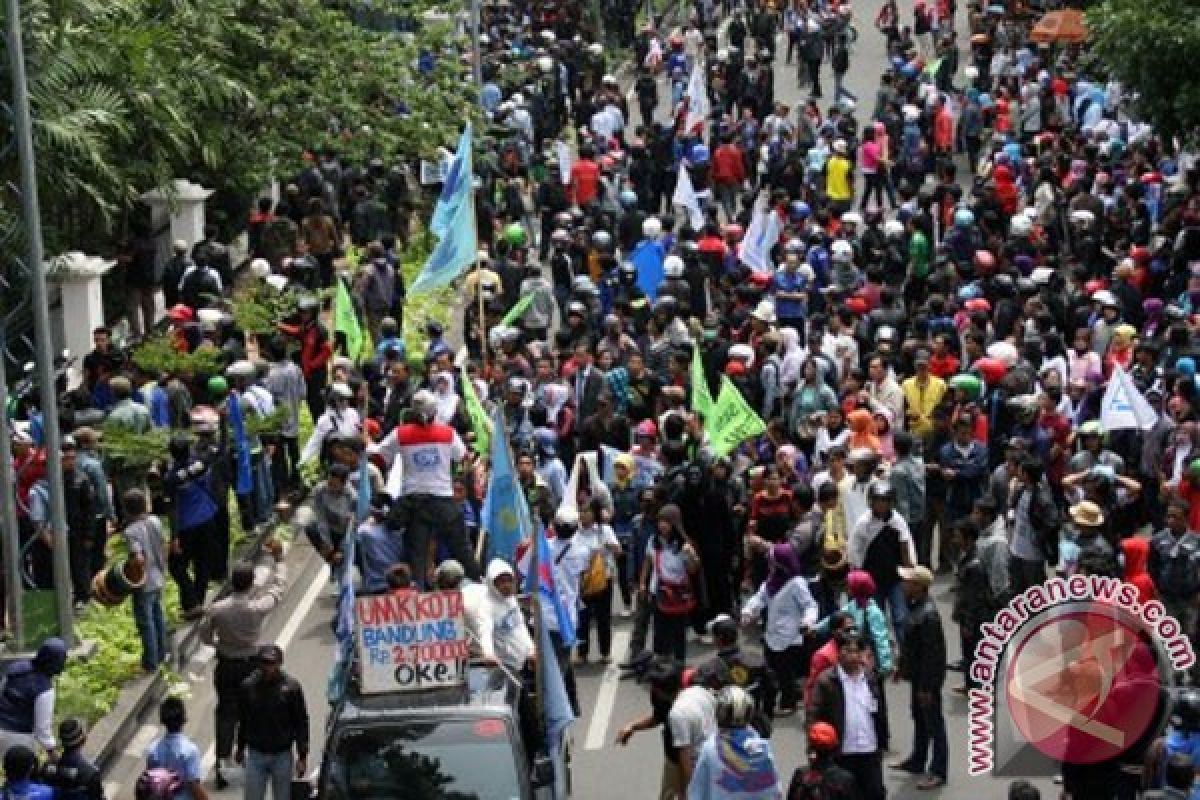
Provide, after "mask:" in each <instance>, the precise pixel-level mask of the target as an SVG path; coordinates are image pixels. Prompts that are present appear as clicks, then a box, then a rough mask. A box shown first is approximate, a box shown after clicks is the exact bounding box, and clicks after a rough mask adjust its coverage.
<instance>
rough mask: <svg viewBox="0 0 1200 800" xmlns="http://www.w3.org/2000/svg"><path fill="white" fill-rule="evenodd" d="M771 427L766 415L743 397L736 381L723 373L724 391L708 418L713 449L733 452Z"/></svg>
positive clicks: (706, 427)
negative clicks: (760, 413)
mask: <svg viewBox="0 0 1200 800" xmlns="http://www.w3.org/2000/svg"><path fill="white" fill-rule="evenodd" d="M766 429H767V426H766V425H765V424H764V423H763V421H762V417H760V416H758V414H756V413H755V412H754V409H753V408H751V407H750V405H749V404H748V403H747V402H746V399H745V398H744V397H742V393H741V392H740V391H738V388H737V387H736V386H734V385H733V381H731V380H729V378H728V377H726V376H721V392H720V393H719V394H718V395H717V402H716V404H715V405H714V406H713V411H712V414H711V415H710V416H707V417H705V418H704V430H705V432H706V433H707V434H708V439H709V442H710V444H712V448H713V451H714V452H716V454H717V455H718V456H725V455H729V453H731V452H733V450H734V448H736V447H737V446H738V445H739V444H741V443H742V442H744V441H746V440H747V439H753V438H754V437H755V436H758V435H760V434H761V433H762V432H763V431H765V430H766Z"/></svg>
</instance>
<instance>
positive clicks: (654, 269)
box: [629, 239, 665, 303]
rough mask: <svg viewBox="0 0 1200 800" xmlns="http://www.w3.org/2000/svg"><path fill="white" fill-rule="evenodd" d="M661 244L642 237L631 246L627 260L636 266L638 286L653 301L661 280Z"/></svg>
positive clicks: (662, 256)
mask: <svg viewBox="0 0 1200 800" xmlns="http://www.w3.org/2000/svg"><path fill="white" fill-rule="evenodd" d="M664 258H665V254H664V252H663V246H662V245H661V244H659V243H658V242H654V241H650V240H649V239H643V240H642V241H640V242H638V245H637V247H635V248H633V254H632V255H630V256H629V260H630V261H632V262H633V265H634V266H635V267H637V285H638V288H639V289H641V290H642V291H643V292H645V293H646V297H648V298H650V302H651V303H653V302H654V301H655V298H656V297H658V285H659V284H660V283H662V280H663V259H664Z"/></svg>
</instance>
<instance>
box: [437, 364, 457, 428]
mask: <svg viewBox="0 0 1200 800" xmlns="http://www.w3.org/2000/svg"><path fill="white" fill-rule="evenodd" d="M433 396H434V398H436V399H437V421H438V422H440V423H442V424H443V425H448V424H450V422H451V421H452V420H453V419H454V415H455V414H457V413H458V393H457V392H455V391H454V373H452V372H449V371H444V372H439V373H438V374H437V375H434V376H433Z"/></svg>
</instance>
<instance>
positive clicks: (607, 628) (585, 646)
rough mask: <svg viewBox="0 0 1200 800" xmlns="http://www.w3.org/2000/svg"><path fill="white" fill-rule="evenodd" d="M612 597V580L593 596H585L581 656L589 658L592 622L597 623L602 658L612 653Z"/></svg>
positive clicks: (581, 615) (580, 638)
mask: <svg viewBox="0 0 1200 800" xmlns="http://www.w3.org/2000/svg"><path fill="white" fill-rule="evenodd" d="M612 599H613V584H612V581H611V580H610V581H609V582H608V584H607V585H605V587H604V591H603V592H600V593H599V594H597V595H593V596H592V597H585V598H583V608H582V609H580V611H579V657H580V658H587V655H588V650H589V649H590V645H591V638H592V623H593V622H594V623H596V644H597V645H599V647H600V656H601V658H607V657H608V656H609V655H611V654H612Z"/></svg>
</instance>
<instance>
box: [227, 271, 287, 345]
mask: <svg viewBox="0 0 1200 800" xmlns="http://www.w3.org/2000/svg"><path fill="white" fill-rule="evenodd" d="M297 299H298V296H297V294H296V291H295V290H294V289H292V288H290V287H289V288H287V289H285V290H284V291H282V292H280V291H276V289H275V288H274V287H272V286H271V285H270V284H268V283H267V282H266V281H259V280H252V281H247V282H246V284H245V285H244V286H242V287H241V288H240V289H238V290H237V291H236V292H234V294H233V320H234V322H235V323H236V324H237V326H238V328H240V329H241V330H243V331H245V332H246V333H249V334H254V335H256V336H267V335H270V334H272V333H274V332H275V330H276V328H275V324H276V323H277V322H279V321H280V320H284V319H287V318H288V317H290V316H292V314H294V313H295V311H296V300H297Z"/></svg>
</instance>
